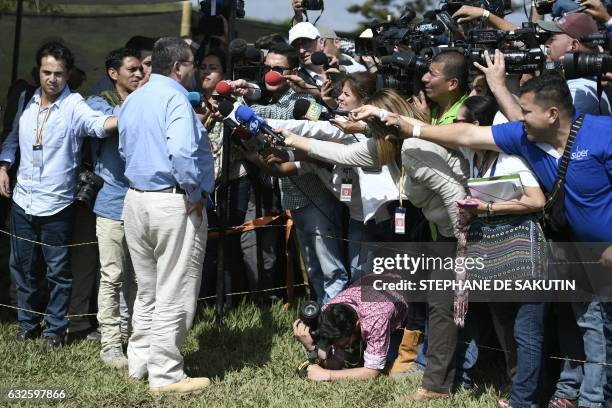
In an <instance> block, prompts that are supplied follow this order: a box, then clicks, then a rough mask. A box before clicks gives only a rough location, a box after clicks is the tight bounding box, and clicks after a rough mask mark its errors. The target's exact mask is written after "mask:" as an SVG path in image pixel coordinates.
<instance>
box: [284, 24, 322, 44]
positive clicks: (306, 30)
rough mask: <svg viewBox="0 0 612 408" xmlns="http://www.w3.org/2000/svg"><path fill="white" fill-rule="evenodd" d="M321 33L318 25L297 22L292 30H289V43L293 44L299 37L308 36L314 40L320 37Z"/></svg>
mask: <svg viewBox="0 0 612 408" xmlns="http://www.w3.org/2000/svg"><path fill="white" fill-rule="evenodd" d="M320 36H321V34H320V33H319V30H317V27H315V26H313V25H312V24H310V23H306V22H303V23H297V24H296V25H294V26H293V27H292V28H291V30H289V44H293V42H294V41H295V40H297V39H298V38H308V39H310V40H314V39H316V38H319V37H320Z"/></svg>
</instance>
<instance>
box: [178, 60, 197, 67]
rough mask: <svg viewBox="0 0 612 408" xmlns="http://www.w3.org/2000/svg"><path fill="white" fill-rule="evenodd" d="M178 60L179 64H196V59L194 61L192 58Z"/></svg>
mask: <svg viewBox="0 0 612 408" xmlns="http://www.w3.org/2000/svg"><path fill="white" fill-rule="evenodd" d="M178 62H179V64H189V65H191V66H192V67H193V66H194V61H193V60H191V61H184V60H180V61H178Z"/></svg>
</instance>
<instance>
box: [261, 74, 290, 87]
mask: <svg viewBox="0 0 612 408" xmlns="http://www.w3.org/2000/svg"><path fill="white" fill-rule="evenodd" d="M264 81H265V82H266V84H268V85H270V86H279V85H280V84H282V83H283V82H284V81H285V77H284V76H282V75H281V74H279V73H278V72H276V71H269V72H268V73H266V75H265V76H264Z"/></svg>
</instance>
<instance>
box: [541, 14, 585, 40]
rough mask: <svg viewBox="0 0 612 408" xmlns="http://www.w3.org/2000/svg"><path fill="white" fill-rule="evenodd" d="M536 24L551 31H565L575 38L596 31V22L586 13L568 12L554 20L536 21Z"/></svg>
mask: <svg viewBox="0 0 612 408" xmlns="http://www.w3.org/2000/svg"><path fill="white" fill-rule="evenodd" d="M538 26H539V27H540V28H541V29H542V30H544V31H548V32H551V33H565V34H567V35H569V36H570V37H572V38H575V39H576V40H580V39H581V38H582V37H584V36H586V35H589V34H593V33H596V32H597V23H596V22H595V20H593V17H591V16H590V15H588V14H586V13H569V14H566V15H565V16H563V17H561V18H559V19H557V20H555V21H538Z"/></svg>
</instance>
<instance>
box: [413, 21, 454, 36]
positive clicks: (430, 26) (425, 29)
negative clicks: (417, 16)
mask: <svg viewBox="0 0 612 408" xmlns="http://www.w3.org/2000/svg"><path fill="white" fill-rule="evenodd" d="M413 29H414V31H416V32H417V33H422V34H429V35H439V34H443V33H444V31H446V27H445V26H444V24H442V23H441V22H439V21H437V20H434V21H432V22H429V23H419V24H417V25H415V26H414V28H413Z"/></svg>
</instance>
